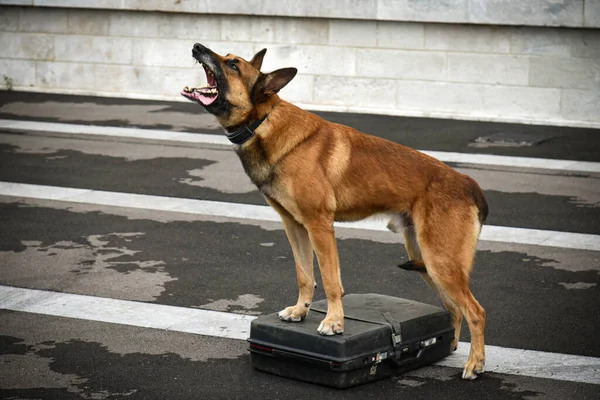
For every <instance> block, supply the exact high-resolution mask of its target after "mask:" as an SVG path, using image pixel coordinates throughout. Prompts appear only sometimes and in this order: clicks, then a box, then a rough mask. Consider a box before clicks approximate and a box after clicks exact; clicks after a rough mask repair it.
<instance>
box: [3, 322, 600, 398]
mask: <svg viewBox="0 0 600 400" xmlns="http://www.w3.org/2000/svg"><path fill="white" fill-rule="evenodd" d="M116 333H117V334H118V332H116ZM9 340H12V341H15V340H17V341H18V340H20V339H18V338H9ZM28 353H29V355H30V356H32V357H38V358H43V359H46V360H48V361H49V364H48V366H49V368H50V370H51V371H53V372H54V373H57V374H62V375H65V376H76V377H77V378H78V380H79V381H78V382H69V387H68V388H67V387H64V388H43V387H38V388H23V389H7V388H4V389H0V396H1V397H2V398H6V399H8V398H20V399H42V400H54V399H81V398H82V397H84V398H107V397H110V398H124V399H130V400H137V399H143V400H148V399H161V400H162V399H182V400H183V399H200V398H204V399H215V400H219V399H245V398H261V399H281V398H282V397H285V398H288V399H307V398H320V397H326V398H331V397H340V396H341V397H343V398H344V399H381V398H396V397H403V398H425V399H430V398H435V399H469V400H470V399H473V398H482V399H483V398H485V399H502V400H503V399H506V398H511V399H523V400H526V399H530V398H531V397H538V396H548V397H550V398H554V399H562V398H565V397H564V395H565V394H568V395H572V396H574V397H573V398H578V399H586V398H592V396H593V395H594V392H595V386H594V385H588V384H580V383H572V382H560V381H552V380H543V379H536V378H523V377H512V376H508V375H501V374H490V373H486V374H484V375H482V376H481V377H480V378H479V379H478V380H477V381H476V382H465V381H463V380H461V379H460V370H458V369H449V368H443V367H425V368H422V369H420V370H417V371H414V372H408V373H406V374H404V375H401V376H397V377H393V378H390V379H385V380H381V381H377V382H373V383H370V384H367V385H362V386H356V387H354V388H350V389H346V390H343V391H342V390H337V389H332V388H326V387H322V386H317V385H313V384H309V383H304V382H300V381H295V380H291V379H286V378H281V377H278V376H275V375H270V374H266V373H262V372H259V371H256V370H254V369H253V368H252V367H251V363H250V357H249V355H244V356H242V357H239V358H237V359H224V360H217V359H209V360H208V361H191V360H189V359H186V358H182V357H181V356H179V355H177V354H173V353H166V354H160V355H149V354H142V353H132V354H117V353H112V352H110V351H108V350H107V348H106V347H104V346H103V345H102V344H100V343H96V342H89V341H83V340H76V339H73V340H69V341H66V342H57V343H52V345H46V346H39V347H38V346H28ZM9 354H11V353H9ZM16 354H21V353H16ZM0 359H1V358H0ZM23 372H24V373H35V371H23ZM316 373H318V370H317V371H316ZM438 377H439V378H438ZM540 387H541V388H543V389H545V390H546V392H544V391H542V389H539V388H540ZM561 396H562V397H561Z"/></svg>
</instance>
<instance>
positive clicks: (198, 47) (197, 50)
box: [192, 43, 208, 53]
mask: <svg viewBox="0 0 600 400" xmlns="http://www.w3.org/2000/svg"><path fill="white" fill-rule="evenodd" d="M206 50H208V49H207V48H206V47H204V46H202V45H201V44H200V43H196V44H195V45H194V48H193V49H192V52H193V53H202V52H205V51H206Z"/></svg>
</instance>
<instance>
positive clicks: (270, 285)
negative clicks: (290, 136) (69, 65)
mask: <svg viewBox="0 0 600 400" xmlns="http://www.w3.org/2000/svg"><path fill="white" fill-rule="evenodd" d="M321 114H323V115H324V116H325V117H326V118H328V119H331V120H335V121H336V122H340V123H345V124H349V125H352V126H355V127H357V128H359V129H361V130H363V131H365V132H369V133H373V134H377V135H380V136H384V137H387V138H389V139H391V140H395V141H398V142H401V143H403V144H407V145H410V146H412V147H415V148H419V149H423V150H437V151H447V152H459V153H466V154H472V153H479V154H494V155H503V156H519V157H531V158H536V159H564V160H579V161H590V162H594V163H595V162H598V161H600V131H598V130H592V129H575V128H561V127H541V126H526V125H515V124H493V123H478V122H467V121H450V120H431V119H418V118H398V117H384V116H370V115H352V114H335V113H321ZM0 119H15V120H24V121H46V122H60V123H72V124H85V125H97V126H125V127H142V128H145V129H163V130H165V129H166V130H171V131H174V132H176V131H187V132H204V133H210V134H215V135H219V134H221V132H220V131H219V130H218V127H217V126H216V124H215V121H214V120H213V119H212V117H210V116H208V115H206V114H204V113H202V112H201V110H200V109H199V108H198V107H196V106H195V105H193V104H187V103H161V102H144V101H134V100H123V99H103V98H92V97H74V96H52V95H39V94H25V93H12V92H0ZM493 135H496V136H493ZM487 136H492V140H491V141H488V142H482V141H481V140H477V138H481V137H487ZM497 137H501V138H502V137H504V138H506V137H510V138H518V139H519V140H521V141H523V142H528V141H529V142H531V144H532V145H527V146H526V145H523V143H521V144H518V143H516V142H510V143H506V142H503V143H500V142H494V141H493V138H497ZM511 140H512V139H511ZM550 164H551V163H550ZM452 165H453V166H454V167H455V168H457V169H459V170H460V171H461V172H464V173H466V174H469V175H471V176H473V177H474V178H475V179H476V180H477V181H478V182H479V183H480V184H481V186H482V187H483V188H484V190H485V191H486V196H487V197H488V200H489V203H490V216H489V219H488V221H487V224H488V225H493V226H502V227H516V228H527V229H532V230H535V231H538V230H543V231H560V232H568V233H576V234H583V236H576V237H585V238H586V240H588V243H592V244H593V245H594V246H596V247H594V246H592V247H594V249H590V247H589V246H588V247H586V246H583V245H582V246H579V245H578V243H577V241H571V242H569V241H568V240H566V239H565V243H564V245H563V244H561V243H559V244H556V245H553V246H547V245H543V244H542V245H533V244H526V243H523V242H519V241H518V240H511V239H510V238H508V237H507V239H506V241H480V243H479V246H478V252H477V255H476V264H475V269H474V272H473V275H472V284H471V285H472V290H473V292H474V294H475V296H476V297H477V298H478V300H479V301H480V303H481V304H482V305H483V306H484V307H485V308H486V311H487V315H488V324H487V332H486V342H487V344H489V345H491V346H496V347H497V348H498V349H500V351H502V349H506V348H512V349H523V350H525V352H524V353H523V356H522V360H517V359H515V360H514V362H515V364H517V363H518V362H523V360H525V364H526V363H527V360H529V361H530V362H531V364H532V367H531V368H530V369H529V368H523V369H522V370H520V371H517V372H514V371H512V372H511V371H509V370H503V369H500V368H499V367H498V368H499V369H498V370H497V372H487V373H486V374H484V375H483V376H482V377H481V378H480V379H479V380H477V381H475V382H465V381H462V380H461V379H460V373H461V370H460V369H457V368H453V367H447V366H431V367H426V368H422V369H420V370H417V371H413V372H410V373H407V374H405V375H402V376H399V377H395V378H391V379H387V380H384V381H380V382H376V383H372V384H368V385H364V386H360V387H356V388H352V389H348V390H344V391H338V390H335V389H328V388H324V387H320V386H315V385H311V384H307V383H302V382H297V381H293V380H288V379H284V378H280V377H276V376H271V375H267V374H264V373H260V372H257V371H255V370H253V369H252V367H251V366H250V361H249V355H248V352H247V344H246V342H245V341H244V340H239V339H231V338H229V336H227V335H222V336H221V337H219V335H213V336H208V335H200V334H194V333H185V332H183V331H181V330H179V331H178V330H177V329H154V328H148V327H145V326H140V325H136V324H135V323H133V322H132V323H128V322H127V321H124V322H123V323H107V322H98V321H95V320H93V318H85V317H78V318H74V317H65V316H56V315H52V313H51V312H41V311H40V312H35V313H33V312H23V311H15V310H14V309H2V307H0V398H5V399H81V398H86V399H105V398H127V399H245V398H250V397H254V396H260V398H264V399H281V398H284V397H285V398H290V399H293V398H298V399H301V398H302V399H304V398H309V397H312V396H315V397H316V396H336V397H338V398H344V399H345V398H348V399H354V398H356V399H358V398H360V399H365V398H373V399H382V398H400V397H405V398H423V399H429V398H436V399H445V398H448V399H462V398H465V399H467V398H468V399H473V398H485V399H496V398H497V399H504V398H515V399H532V398H547V399H596V398H598V396H599V395H600V385H599V384H598V383H600V380H599V379H595V380H594V379H592V380H593V381H594V382H595V383H590V379H583V378H582V379H581V380H578V379H577V378H575V379H573V378H572V377H569V376H573V375H574V376H577V371H581V374H582V376H583V375H585V374H590V371H591V373H592V375H591V376H593V374H594V373H597V374H600V370H595V369H593V367H590V365H589V364H586V362H589V361H590V360H592V361H593V362H594V363H595V365H598V361H599V360H598V358H600V344H598V330H599V329H600V308H599V307H598V305H599V304H600V250H596V249H600V174H599V173H598V172H594V171H579V172H568V171H563V170H560V169H554V168H552V167H549V168H539V169H523V168H515V167H504V166H489V165H482V164H477V165H475V164H469V163H468V162H464V163H455V164H452ZM593 166H595V168H597V164H593ZM2 182H11V183H15V184H18V185H15V187H25V186H23V185H25V184H32V185H39V186H36V187H35V188H36V189H35V194H34V195H33V194H32V195H28V196H15V195H10V194H6V193H5V194H4V195H0V289H1V288H2V287H9V288H26V289H37V290H42V291H44V292H39V293H42V297H43V296H51V295H52V293H55V292H59V293H65V294H76V295H85V296H95V297H99V298H103V299H104V298H106V299H115V300H123V301H133V302H139V303H143V304H150V305H156V306H157V307H158V306H159V305H168V306H176V307H179V308H181V309H184V310H185V309H190V310H214V311H221V312H226V313H229V314H231V315H233V314H239V315H245V316H248V317H254V316H259V315H264V314H268V313H272V312H276V311H278V310H280V309H282V308H283V307H284V306H287V305H291V304H292V303H294V302H295V300H296V296H297V289H296V284H295V271H294V266H293V259H292V254H291V250H290V248H289V244H288V243H287V240H286V238H285V234H284V232H283V230H282V227H281V224H280V223H278V222H272V221H266V220H264V221H261V220H259V219H258V220H257V219H243V218H242V219H240V218H229V217H226V216H219V215H208V214H203V211H202V210H200V211H198V212H188V211H185V210H184V211H178V210H177V209H176V208H177V207H175V206H174V207H173V209H171V210H166V211H165V210H162V211H157V210H156V209H153V208H152V206H151V205H152V202H154V201H157V200H156V197H147V198H146V200H145V202H146V203H143V204H140V205H138V206H136V207H135V208H133V207H122V206H114V205H112V206H109V205H105V204H104V203H102V202H101V201H100V197H102V196H101V195H100V194H94V193H93V192H92V194H90V195H89V197H88V198H85V201H69V200H64V199H63V200H57V197H56V196H55V197H52V195H49V193H50V192H49V191H47V190H46V189H44V188H46V187H47V186H55V187H59V188H79V189H95V190H102V191H106V192H110V193H112V194H111V196H117V195H118V196H127V195H130V194H143V195H150V196H165V197H168V198H169V199H167V200H164V201H166V202H176V203H177V204H188V203H186V202H190V201H195V200H211V201H214V202H218V203H219V204H223V205H224V208H227V207H230V208H235V207H236V206H235V204H250V205H266V203H265V201H264V200H263V199H262V197H261V196H260V195H259V194H258V192H257V191H256V190H255V189H254V187H253V186H252V185H251V183H250V182H249V180H248V178H247V177H246V176H245V175H244V173H243V170H242V168H241V165H240V164H239V161H238V160H237V158H236V156H235V154H234V153H233V151H232V150H231V149H230V148H229V147H224V146H213V145H202V144H198V143H195V144H187V145H186V144H185V143H173V142H172V141H169V140H164V141H161V140H147V139H143V138H139V139H136V140H132V139H127V140H124V139H122V138H116V137H111V136H108V135H107V136H94V137H91V136H86V137H84V136H80V135H77V134H75V135H74V134H60V133H57V131H51V130H48V131H36V132H33V131H23V130H9V129H5V130H3V131H0V183H2ZM27 188H29V187H27ZM61 190H63V189H61ZM33 192H34V191H33V189H32V193H33ZM95 196H97V197H95ZM174 204H175V203H174ZM190 204H192V203H190ZM193 204H195V203H193ZM188 210H189V209H188ZM535 231H531V232H535ZM337 236H338V248H339V252H340V260H341V265H342V279H343V282H344V287H345V289H346V291H347V292H350V293H369V292H376V293H382V294H387V295H393V296H399V297H405V298H408V299H412V300H417V301H423V302H426V303H430V304H435V305H441V303H440V301H439V300H438V299H437V298H436V296H435V294H434V293H433V292H432V291H431V290H430V289H429V288H428V287H427V286H426V285H425V284H424V283H423V282H422V281H421V280H420V278H419V277H418V276H416V274H414V273H410V272H406V271H403V270H400V269H398V268H396V267H395V265H397V264H399V263H401V262H403V261H404V260H406V255H405V253H404V250H403V248H402V246H401V245H400V240H399V238H398V237H397V236H396V235H393V234H392V233H385V232H378V231H369V230H359V229H345V228H341V229H338V231H337ZM567 242H568V243H567ZM0 292H1V290H0ZM36 293H38V292H36ZM44 293H45V294H44ZM316 298H317V299H321V298H324V293H323V291H322V289H321V288H318V290H317V294H316ZM2 300H3V299H2V298H0V304H2ZM4 300H6V299H4ZM118 304H126V303H125V302H121V303H118ZM127 304H129V303H127ZM134 304H138V303H134ZM87 311H91V310H86V309H83V310H79V312H80V313H81V314H82V315H84V314H85V313H86V312H87ZM107 311H108V312H111V313H113V314H117V315H118V314H119V310H118V309H113V310H107ZM148 318H149V319H151V316H149V317H148ZM469 339H470V338H469V335H468V329H466V326H465V327H464V329H463V332H462V336H461V341H463V342H468V341H469ZM535 351H543V352H550V353H554V354H556V355H557V359H560V358H561V356H560V355H561V354H562V355H565V356H564V357H568V356H567V355H574V356H581V357H580V359H581V360H583V361H581V362H580V363H578V364H576V365H567V364H566V363H565V364H561V363H558V364H557V365H555V366H552V368H554V369H553V371H554V375H553V376H552V379H549V378H548V377H547V376H546V377H543V378H541V377H539V376H541V375H536V372H535V371H536V369H539V368H542V367H543V366H539V365H538V364H539V363H538V364H536V362H537V361H536V360H535V357H534V356H532V355H535V354H538V353H535ZM528 357H531V358H528ZM584 357H591V358H584ZM586 360H587V361H586ZM462 361H464V360H462ZM509 362H510V360H509ZM488 365H489V366H490V367H491V369H492V370H493V369H494V366H495V365H498V362H496V361H495V360H494V359H490V358H488ZM586 376H587V375H586Z"/></svg>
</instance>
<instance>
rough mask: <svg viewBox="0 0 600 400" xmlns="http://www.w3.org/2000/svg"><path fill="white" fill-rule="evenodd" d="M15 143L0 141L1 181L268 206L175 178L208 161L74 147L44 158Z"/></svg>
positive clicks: (255, 196) (253, 196)
mask: <svg viewBox="0 0 600 400" xmlns="http://www.w3.org/2000/svg"><path fill="white" fill-rule="evenodd" d="M16 148H17V147H16V146H12V145H8V144H0V153H1V154H2V157H0V180H2V181H8V182H19V183H30V184H37V185H52V186H62V187H72V188H81V189H95V190H106V191H116V192H127V193H136V194H149V195H158V196H169V197H180V198H190V199H203V200H215V201H226V202H233V203H249V204H262V205H267V203H266V202H265V200H264V198H263V197H262V196H261V195H260V193H259V192H257V191H254V192H250V193H223V192H220V191H218V190H216V189H211V188H206V187H199V186H192V185H187V184H183V183H181V182H180V180H181V179H184V178H189V177H190V175H189V173H188V172H187V171H190V170H194V169H201V168H204V167H207V166H209V165H211V164H214V161H210V160H201V159H191V158H165V157H159V158H152V159H143V160H127V159H126V158H124V157H110V156H103V155H90V154H84V153H82V152H79V151H73V150H60V151H57V152H56V153H52V156H53V157H52V158H49V157H48V155H47V154H29V153H15V152H14V150H15V149H16ZM194 179H197V180H200V179H201V178H198V177H194Z"/></svg>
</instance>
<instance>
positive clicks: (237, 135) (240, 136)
mask: <svg viewBox="0 0 600 400" xmlns="http://www.w3.org/2000/svg"><path fill="white" fill-rule="evenodd" d="M268 116H269V114H268V113H267V114H265V116H264V117H262V118H261V119H256V120H254V121H253V122H252V123H250V124H248V125H244V126H242V127H241V128H238V129H236V130H235V132H232V133H226V136H227V139H229V141H230V142H231V143H234V144H237V145H241V144H244V143H246V142H247V141H248V140H250V139H251V138H252V136H254V131H255V130H256V128H258V127H259V125H260V124H262V123H263V121H264V120H265V119H267V117H268Z"/></svg>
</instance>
